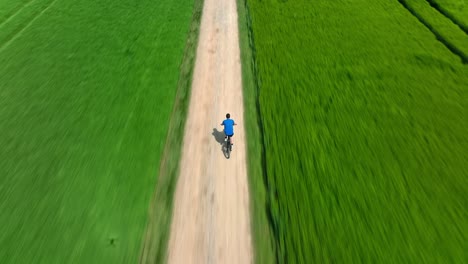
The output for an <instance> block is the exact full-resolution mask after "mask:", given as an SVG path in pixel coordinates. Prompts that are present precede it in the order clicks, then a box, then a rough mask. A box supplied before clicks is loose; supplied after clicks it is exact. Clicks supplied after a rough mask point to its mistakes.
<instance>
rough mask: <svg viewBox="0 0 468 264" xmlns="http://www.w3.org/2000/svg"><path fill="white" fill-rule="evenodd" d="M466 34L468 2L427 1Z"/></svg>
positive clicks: (467, 29) (456, 0)
mask: <svg viewBox="0 0 468 264" xmlns="http://www.w3.org/2000/svg"><path fill="white" fill-rule="evenodd" d="M427 1H428V2H429V3H430V4H431V5H432V6H434V8H436V9H437V10H439V12H441V13H442V14H443V15H445V16H446V17H448V18H450V19H451V20H452V21H453V22H454V23H456V24H457V25H458V26H459V27H460V28H462V29H463V30H464V31H465V32H466V33H467V34H468V2H466V1H465V0H427Z"/></svg>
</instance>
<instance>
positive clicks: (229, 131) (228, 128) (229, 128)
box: [221, 113, 237, 146]
mask: <svg viewBox="0 0 468 264" xmlns="http://www.w3.org/2000/svg"><path fill="white" fill-rule="evenodd" d="M221 125H222V126H224V135H225V137H224V138H227V139H228V140H229V141H230V142H231V146H232V145H234V143H233V142H232V137H233V136H234V126H235V125H237V124H236V122H234V120H232V119H231V115H230V114H229V113H228V114H226V120H224V121H223V122H222V123H221Z"/></svg>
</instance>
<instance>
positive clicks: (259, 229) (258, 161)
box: [236, 0, 277, 263]
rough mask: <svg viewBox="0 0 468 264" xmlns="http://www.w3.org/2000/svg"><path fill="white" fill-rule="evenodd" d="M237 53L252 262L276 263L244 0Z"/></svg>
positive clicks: (239, 10)
mask: <svg viewBox="0 0 468 264" xmlns="http://www.w3.org/2000/svg"><path fill="white" fill-rule="evenodd" d="M236 2H237V13H238V27H239V47H240V51H241V52H240V53H241V71H242V87H243V97H244V98H243V100H244V120H245V124H244V126H245V133H246V138H247V142H246V146H247V153H246V155H247V160H248V161H247V171H248V181H249V192H250V217H251V230H252V235H253V236H252V238H253V248H254V253H253V254H254V262H255V263H276V262H277V259H276V256H275V250H274V242H275V241H274V239H273V236H272V228H271V227H272V223H271V221H270V219H269V218H268V215H269V209H268V208H269V207H268V204H269V203H268V182H267V177H266V175H265V173H266V166H265V156H264V147H263V138H262V125H261V119H260V108H259V105H258V103H259V101H258V85H257V81H256V75H255V57H254V54H255V46H254V41H253V32H252V29H251V27H250V24H251V21H250V15H249V10H248V3H247V0H236Z"/></svg>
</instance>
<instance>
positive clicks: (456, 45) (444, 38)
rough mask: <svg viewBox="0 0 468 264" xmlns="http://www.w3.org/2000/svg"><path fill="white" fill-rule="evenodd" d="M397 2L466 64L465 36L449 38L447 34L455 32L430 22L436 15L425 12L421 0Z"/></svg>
mask: <svg viewBox="0 0 468 264" xmlns="http://www.w3.org/2000/svg"><path fill="white" fill-rule="evenodd" d="M398 2H400V4H401V5H402V6H404V7H405V8H406V9H407V10H408V11H409V12H410V13H411V14H412V15H413V16H414V17H416V18H417V19H418V20H419V21H420V22H421V23H422V24H423V25H424V26H426V27H427V29H429V30H430V31H431V32H432V33H433V34H434V36H435V37H436V38H437V40H438V41H440V42H441V43H442V44H444V45H445V46H446V47H447V49H449V50H450V51H451V52H453V54H455V55H457V56H458V57H460V59H461V61H462V63H463V64H468V52H467V51H468V46H466V44H467V43H468V42H467V41H464V40H465V39H466V40H468V38H466V37H465V38H463V39H462V40H461V41H456V40H453V39H450V37H449V36H450V35H451V34H456V33H453V32H444V31H442V30H441V29H440V28H437V27H436V26H435V25H434V23H431V22H430V20H429V19H431V18H435V17H436V16H437V15H434V14H430V13H429V12H427V11H426V10H425V9H424V6H423V5H422V3H421V2H418V1H406V0H398ZM431 16H432V17H431Z"/></svg>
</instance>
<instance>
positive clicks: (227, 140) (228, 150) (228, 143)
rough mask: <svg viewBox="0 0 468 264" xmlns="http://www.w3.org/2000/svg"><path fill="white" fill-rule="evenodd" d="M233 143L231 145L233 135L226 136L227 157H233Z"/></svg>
mask: <svg viewBox="0 0 468 264" xmlns="http://www.w3.org/2000/svg"><path fill="white" fill-rule="evenodd" d="M231 151H232V145H231V137H228V136H225V137H224V153H225V155H226V158H228V159H229V158H230V157H231Z"/></svg>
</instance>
